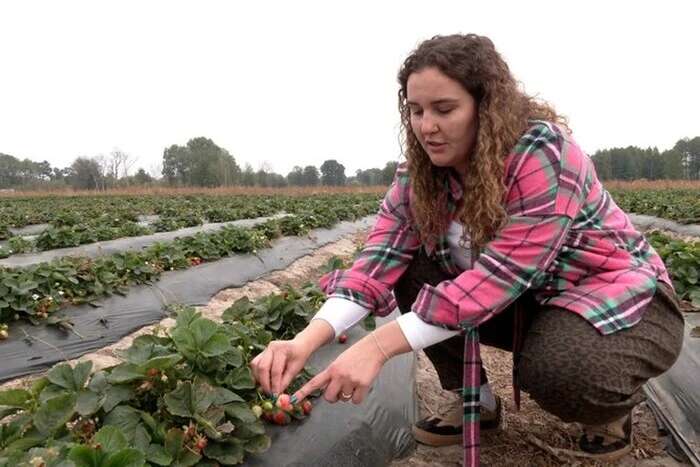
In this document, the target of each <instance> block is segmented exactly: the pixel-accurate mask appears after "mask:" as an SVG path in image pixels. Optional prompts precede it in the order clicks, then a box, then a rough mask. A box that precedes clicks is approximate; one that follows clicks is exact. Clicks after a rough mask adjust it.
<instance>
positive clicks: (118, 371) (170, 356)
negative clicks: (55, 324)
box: [0, 285, 323, 467]
mask: <svg viewBox="0 0 700 467" xmlns="http://www.w3.org/2000/svg"><path fill="white" fill-rule="evenodd" d="M322 301H323V296H322V292H321V291H320V290H319V289H317V288H315V287H313V286H311V285H307V286H305V287H303V288H301V289H300V290H295V289H291V288H289V289H287V290H285V291H284V292H283V293H281V294H277V295H272V296H269V297H263V298H262V299H259V300H256V301H250V300H247V299H246V300H245V301H239V302H237V304H235V305H234V306H232V307H231V308H230V309H229V310H227V312H226V315H227V320H225V321H224V322H223V323H216V322H214V321H211V320H208V319H206V318H204V317H202V315H201V314H200V313H199V312H196V311H195V310H194V309H193V308H190V307H178V308H177V311H176V322H175V326H174V327H173V328H172V329H171V330H170V331H169V332H163V331H162V330H161V329H158V330H157V331H155V332H153V333H152V334H147V335H142V336H139V337H137V338H136V339H134V340H133V342H132V344H131V346H130V347H128V348H127V349H125V350H122V351H119V352H117V355H118V356H119V357H120V358H121V359H122V360H123V361H122V363H120V364H118V365H116V366H113V367H111V368H107V369H103V370H100V371H97V372H94V373H92V371H91V370H92V362H91V361H89V360H88V361H85V362H81V363H78V364H76V365H75V366H71V365H69V364H67V363H62V364H59V365H56V366H54V367H53V368H52V369H51V370H49V372H48V373H47V374H46V376H44V377H42V378H39V379H37V380H36V381H35V382H34V383H33V384H32V386H31V387H30V388H28V389H9V390H5V391H0V419H3V420H4V422H3V423H2V424H0V466H7V465H28V464H31V465H46V466H49V465H51V466H70V465H74V466H95V465H110V466H125V467H126V466H132V465H133V466H141V465H144V464H145V463H148V464H149V465H175V466H191V465H195V464H198V463H206V462H208V463H209V464H212V463H218V464H219V465H234V464H239V463H242V462H243V461H244V460H245V457H246V455H247V454H249V453H259V452H262V451H265V450H266V449H267V448H268V447H269V445H270V438H269V437H268V436H267V434H266V428H265V425H264V423H263V422H262V420H267V421H268V422H269V423H273V424H277V425H287V424H289V423H293V422H294V421H296V420H303V419H304V418H305V417H307V416H309V415H310V414H311V411H312V404H311V402H310V401H308V400H305V401H301V402H296V401H294V400H292V398H291V397H290V396H289V395H287V394H284V395H281V396H279V397H278V398H277V399H276V400H274V401H273V400H271V399H269V398H267V396H265V395H263V394H261V393H260V391H259V390H258V389H257V388H256V386H255V383H254V381H253V379H252V374H251V371H250V368H249V363H250V360H251V359H252V358H253V357H255V355H257V354H258V353H259V352H260V351H261V350H262V349H264V348H265V346H266V345H267V344H268V343H269V342H270V340H272V339H281V338H284V337H285V336H287V335H288V330H287V329H285V328H284V327H285V326H287V325H291V326H300V325H301V324H302V323H301V322H298V320H299V319H304V320H308V318H309V317H310V314H311V313H313V312H315V310H316V309H317V308H318V307H319V306H320V304H321V302H322ZM283 304H284V306H283ZM297 304H299V305H298V306H296V305H297ZM265 310H267V311H270V312H272V313H274V312H275V311H278V312H279V313H280V316H282V319H281V323H282V325H281V326H280V327H277V325H276V324H274V323H271V322H270V321H269V320H266V321H262V322H261V321H260V320H259V318H260V316H261V315H262V314H264V312H265ZM288 310H293V311H291V312H289V311H288ZM233 318H235V320H233ZM311 377H312V374H311V373H310V372H309V370H308V369H304V371H302V373H301V374H300V375H299V376H298V378H297V379H296V380H295V381H294V382H293V383H292V385H290V388H289V389H290V392H291V391H293V390H296V389H295V388H299V387H301V385H303V384H305V382H307V381H308V380H309V379H310V378H311Z"/></svg>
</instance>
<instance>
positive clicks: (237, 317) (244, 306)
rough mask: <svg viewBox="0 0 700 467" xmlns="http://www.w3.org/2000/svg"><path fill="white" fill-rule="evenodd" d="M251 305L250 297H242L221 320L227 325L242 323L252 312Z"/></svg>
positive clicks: (229, 308) (225, 311) (226, 311)
mask: <svg viewBox="0 0 700 467" xmlns="http://www.w3.org/2000/svg"><path fill="white" fill-rule="evenodd" d="M250 309H251V303H250V300H249V299H248V297H241V298H239V299H238V300H236V301H235V302H234V303H233V305H231V306H230V307H228V308H227V309H226V310H224V312H223V314H222V315H221V319H222V320H223V321H224V322H225V323H231V322H233V321H242V320H243V317H244V316H245V315H246V314H247V313H248V312H249V311H250Z"/></svg>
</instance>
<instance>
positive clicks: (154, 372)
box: [146, 368, 159, 378]
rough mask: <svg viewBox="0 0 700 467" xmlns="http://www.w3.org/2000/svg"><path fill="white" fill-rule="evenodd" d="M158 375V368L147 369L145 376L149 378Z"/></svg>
mask: <svg viewBox="0 0 700 467" xmlns="http://www.w3.org/2000/svg"><path fill="white" fill-rule="evenodd" d="M158 373H159V371H158V368H149V369H148V371H146V375H148V376H149V377H150V378H153V377H155V376H158Z"/></svg>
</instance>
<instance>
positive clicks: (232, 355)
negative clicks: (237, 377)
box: [222, 347, 243, 368]
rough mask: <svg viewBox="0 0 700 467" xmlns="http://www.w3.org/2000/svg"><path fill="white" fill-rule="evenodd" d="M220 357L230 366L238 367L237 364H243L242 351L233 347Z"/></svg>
mask: <svg viewBox="0 0 700 467" xmlns="http://www.w3.org/2000/svg"><path fill="white" fill-rule="evenodd" d="M222 358H223V359H224V361H225V362H226V363H227V364H229V365H230V366H232V367H235V368H238V367H239V366H241V365H243V352H241V351H240V350H238V349H237V348H235V347H234V348H232V349H231V350H229V351H228V352H226V353H225V354H224V355H223V356H222Z"/></svg>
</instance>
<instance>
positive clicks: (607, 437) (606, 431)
mask: <svg viewBox="0 0 700 467" xmlns="http://www.w3.org/2000/svg"><path fill="white" fill-rule="evenodd" d="M579 447H580V448H581V450H582V451H583V452H585V453H587V454H590V455H591V456H592V457H593V458H595V459H598V460H602V461H606V462H613V461H616V460H618V459H620V458H622V457H624V456H625V455H627V454H628V453H629V452H630V451H631V450H632V414H629V415H625V416H624V417H622V418H620V419H618V420H615V421H613V422H610V423H607V424H605V425H585V426H584V427H583V436H581V439H580V440H579Z"/></svg>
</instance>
